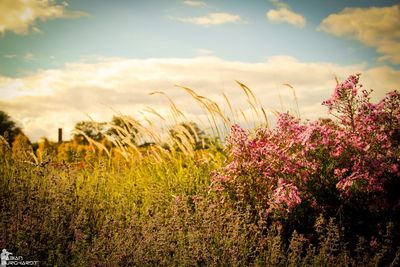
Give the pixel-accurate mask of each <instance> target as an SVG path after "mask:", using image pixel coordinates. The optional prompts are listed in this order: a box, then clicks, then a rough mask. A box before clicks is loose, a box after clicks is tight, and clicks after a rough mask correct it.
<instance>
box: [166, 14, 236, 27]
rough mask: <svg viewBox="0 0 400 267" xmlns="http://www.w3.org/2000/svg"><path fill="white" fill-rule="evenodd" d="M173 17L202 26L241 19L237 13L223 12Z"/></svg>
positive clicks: (234, 21)
mask: <svg viewBox="0 0 400 267" xmlns="http://www.w3.org/2000/svg"><path fill="white" fill-rule="evenodd" d="M173 19H175V20H178V21H181V22H187V23H193V24H196V25H200V26H204V27H208V26H212V25H221V24H226V23H239V22H242V21H243V20H242V18H241V17H240V16H239V15H235V14H230V13H224V12H220V13H209V14H207V15H206V16H203V17H188V18H173Z"/></svg>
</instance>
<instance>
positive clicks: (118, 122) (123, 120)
mask: <svg viewBox="0 0 400 267" xmlns="http://www.w3.org/2000/svg"><path fill="white" fill-rule="evenodd" d="M138 125H139V122H138V121H136V120H135V119H133V118H131V117H128V116H113V118H112V121H111V127H110V128H109V129H108V130H107V134H108V135H109V136H111V137H112V138H114V139H117V140H118V141H120V142H122V143H127V142H130V143H132V144H135V145H136V144H137V139H138V137H139V130H138Z"/></svg>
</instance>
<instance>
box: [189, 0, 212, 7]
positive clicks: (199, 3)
mask: <svg viewBox="0 0 400 267" xmlns="http://www.w3.org/2000/svg"><path fill="white" fill-rule="evenodd" d="M183 3H184V4H185V5H188V6H192V7H207V6H208V5H207V4H206V3H205V2H203V1H194V0H186V1H183Z"/></svg>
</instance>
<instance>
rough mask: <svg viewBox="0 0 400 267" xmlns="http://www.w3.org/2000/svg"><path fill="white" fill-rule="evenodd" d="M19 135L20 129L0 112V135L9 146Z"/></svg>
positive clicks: (6, 115)
mask: <svg viewBox="0 0 400 267" xmlns="http://www.w3.org/2000/svg"><path fill="white" fill-rule="evenodd" d="M20 133H22V131H21V129H20V128H19V127H17V126H16V124H15V122H14V121H13V120H12V119H11V117H10V116H9V115H8V114H7V113H5V112H4V111H1V110H0V135H2V136H4V138H5V139H6V140H7V142H8V143H9V144H12V143H13V142H14V139H15V137H16V136H17V135H18V134H20Z"/></svg>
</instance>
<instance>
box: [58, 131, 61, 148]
mask: <svg viewBox="0 0 400 267" xmlns="http://www.w3.org/2000/svg"><path fill="white" fill-rule="evenodd" d="M58 143H59V144H61V143H62V128H58Z"/></svg>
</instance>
